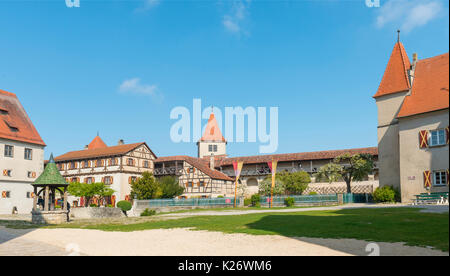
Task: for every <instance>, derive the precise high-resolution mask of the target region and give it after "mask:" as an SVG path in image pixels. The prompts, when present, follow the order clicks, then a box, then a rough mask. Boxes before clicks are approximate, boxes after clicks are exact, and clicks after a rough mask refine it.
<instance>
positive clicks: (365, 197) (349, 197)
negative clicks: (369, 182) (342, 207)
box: [343, 194, 373, 203]
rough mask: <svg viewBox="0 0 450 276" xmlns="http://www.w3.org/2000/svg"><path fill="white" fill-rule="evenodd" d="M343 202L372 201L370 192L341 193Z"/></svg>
mask: <svg viewBox="0 0 450 276" xmlns="http://www.w3.org/2000/svg"><path fill="white" fill-rule="evenodd" d="M343 196H344V198H343V199H344V203H368V202H373V197H372V194H343Z"/></svg>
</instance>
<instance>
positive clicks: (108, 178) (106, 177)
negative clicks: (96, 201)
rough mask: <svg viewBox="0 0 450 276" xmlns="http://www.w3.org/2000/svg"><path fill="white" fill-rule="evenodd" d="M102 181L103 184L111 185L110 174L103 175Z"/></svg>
mask: <svg viewBox="0 0 450 276" xmlns="http://www.w3.org/2000/svg"><path fill="white" fill-rule="evenodd" d="M103 181H104V183H105V185H111V184H112V179H111V176H105V178H104V180H103Z"/></svg>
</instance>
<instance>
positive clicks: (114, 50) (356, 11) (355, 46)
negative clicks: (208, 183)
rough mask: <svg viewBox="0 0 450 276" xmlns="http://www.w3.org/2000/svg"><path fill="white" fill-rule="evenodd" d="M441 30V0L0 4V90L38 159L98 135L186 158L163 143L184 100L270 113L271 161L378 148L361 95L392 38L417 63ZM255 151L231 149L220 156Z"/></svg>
mask: <svg viewBox="0 0 450 276" xmlns="http://www.w3.org/2000/svg"><path fill="white" fill-rule="evenodd" d="M448 22H449V17H448V1H444V0H411V1H406V0H397V1H395V0H390V1H383V0H381V7H378V8H377V7H373V8H369V7H367V6H366V4H365V0H353V1H337V0H336V1H333V0H329V1H320V0H317V1H313V0H311V1H302V0H296V1H257V0H252V1H247V0H242V1H231V0H230V1H229V0H221V1H220V0H217V1H213V0H211V1H173V0H172V1H170V0H159V1H157V0H151V1H144V0H142V1H139V0H134V1H124V0H122V1H113V0H111V1H106V0H103V1H98V0H97V1H93V0H81V5H80V8H67V7H66V4H65V0H46V1H10V0H0V65H1V67H0V89H3V90H7V91H10V92H13V93H16V94H17V95H18V97H19V99H20V100H21V102H22V104H23V105H24V107H25V109H26V110H27V112H28V114H29V116H30V117H31V119H32V121H33V123H34V124H35V126H36V128H37V129H38V131H39V132H40V134H41V136H42V138H43V139H44V141H45V142H46V144H47V145H48V146H47V148H46V157H48V156H49V154H50V152H54V153H55V154H56V155H59V154H62V153H64V152H67V151H71V150H78V149H82V148H83V146H84V145H86V144H88V143H89V142H90V141H91V140H92V139H93V138H94V137H95V135H96V133H97V131H99V132H100V136H101V137H102V138H103V139H104V141H105V142H106V143H107V144H108V145H115V144H116V143H117V141H118V140H119V139H124V140H125V142H129V143H131V142H140V141H146V142H147V143H148V144H149V146H150V147H151V148H152V150H153V151H154V152H155V153H156V154H157V155H158V156H166V155H178V154H188V155H193V156H195V155H196V146H195V144H194V143H178V144H177V143H173V142H172V141H171V140H170V135H169V134H170V127H171V126H172V124H173V123H174V122H175V121H173V120H171V119H170V117H169V114H170V111H171V110H172V108H174V107H176V106H185V107H187V108H189V109H191V108H192V101H193V99H194V98H200V99H201V100H202V104H203V107H206V106H209V105H214V106H217V107H218V108H221V109H222V110H223V109H224V107H226V106H242V107H246V106H255V107H256V106H265V107H270V106H277V107H278V108H279V147H278V150H277V152H278V153H286V152H302V151H315V150H329V149H343V148H353V147H366V146H376V144H377V131H376V126H377V109H376V105H375V101H374V100H373V99H372V95H373V94H374V93H375V92H376V90H377V88H378V84H379V82H380V80H381V77H382V74H383V72H384V68H385V66H386V64H387V61H388V58H389V55H390V53H391V50H392V48H393V46H394V43H395V41H396V36H397V34H396V30H397V29H398V28H401V29H402V33H401V41H402V42H403V43H404V45H405V48H406V51H407V52H408V54H409V56H410V57H411V56H412V53H413V52H417V53H418V54H419V58H425V57H430V56H434V55H438V54H442V53H445V52H448V48H449V36H448V33H449V23H448ZM126 81H131V83H132V85H131V86H128V89H122V90H121V89H120V88H121V85H123V84H124V82H126ZM129 83H130V82H129ZM122 88H123V86H122ZM203 123H206V120H204V121H203ZM259 145H260V144H259V143H229V144H228V154H229V155H231V156H241V155H254V154H258V147H259Z"/></svg>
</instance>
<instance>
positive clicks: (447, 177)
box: [447, 170, 450, 186]
mask: <svg viewBox="0 0 450 276" xmlns="http://www.w3.org/2000/svg"><path fill="white" fill-rule="evenodd" d="M448 177H449V171H448V170H447V186H448V185H449V183H450V181H449V179H448Z"/></svg>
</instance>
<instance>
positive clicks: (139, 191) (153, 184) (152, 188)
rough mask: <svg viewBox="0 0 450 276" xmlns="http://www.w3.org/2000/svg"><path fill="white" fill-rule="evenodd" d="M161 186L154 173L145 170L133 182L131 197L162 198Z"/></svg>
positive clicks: (141, 198) (143, 198) (140, 198)
mask: <svg viewBox="0 0 450 276" xmlns="http://www.w3.org/2000/svg"><path fill="white" fill-rule="evenodd" d="M161 195H162V190H161V186H160V185H159V184H158V182H157V181H156V179H155V177H154V176H153V174H151V173H150V172H144V173H143V174H142V177H141V178H139V179H138V180H136V181H133V182H132V183H131V197H132V198H135V197H136V198H137V199H139V200H145V199H155V198H161Z"/></svg>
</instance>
